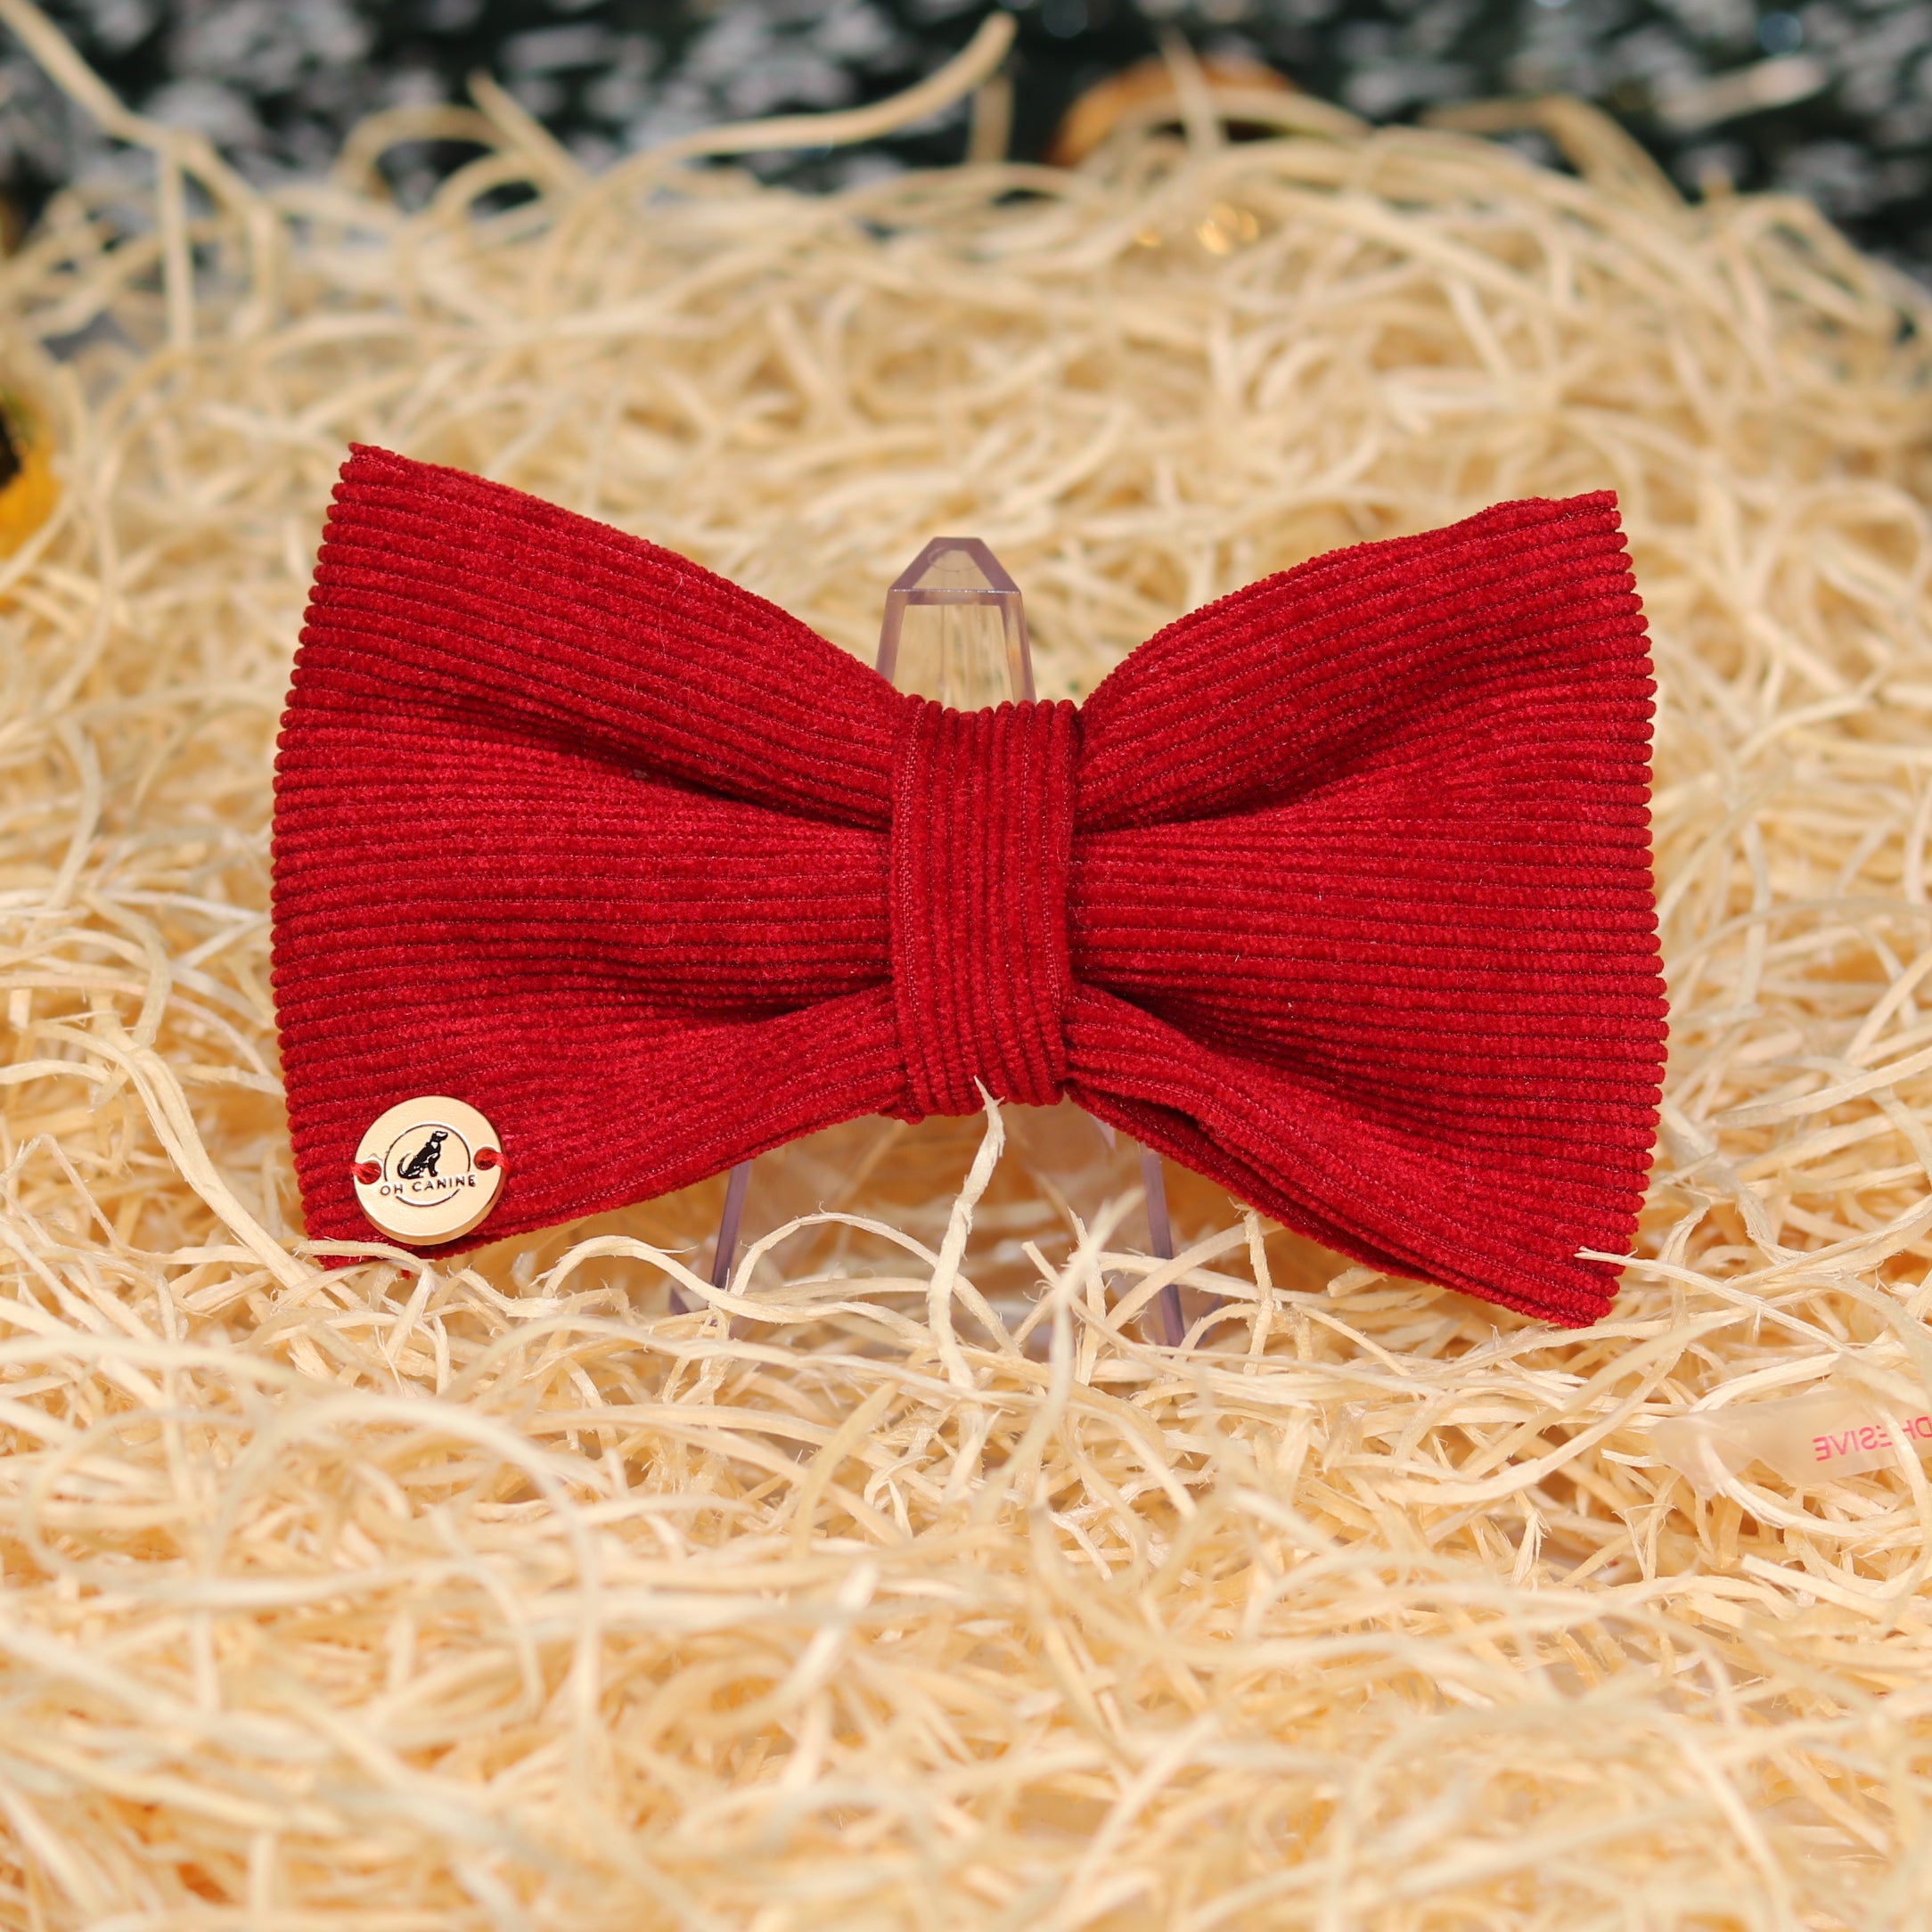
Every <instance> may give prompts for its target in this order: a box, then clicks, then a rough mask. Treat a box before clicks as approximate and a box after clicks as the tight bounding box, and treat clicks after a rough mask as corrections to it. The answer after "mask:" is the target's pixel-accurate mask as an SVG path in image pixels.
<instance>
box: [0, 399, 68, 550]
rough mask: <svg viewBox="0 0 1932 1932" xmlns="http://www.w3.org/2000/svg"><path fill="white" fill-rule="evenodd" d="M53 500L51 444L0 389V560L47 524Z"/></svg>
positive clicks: (17, 402) (23, 406)
mask: <svg viewBox="0 0 1932 1932" xmlns="http://www.w3.org/2000/svg"><path fill="white" fill-rule="evenodd" d="M58 495H60V485H59V483H58V482H56V481H55V479H54V475H53V442H52V439H51V438H49V437H48V435H47V433H46V431H45V429H43V428H42V427H41V425H40V423H39V422H38V421H37V419H36V417H35V415H34V413H33V412H32V411H31V410H30V409H29V408H28V406H27V405H26V404H25V403H23V402H22V401H21V400H20V397H19V396H17V395H16V394H14V393H13V391H12V390H11V389H0V557H11V556H12V554H13V553H14V552H15V551H17V550H18V549H19V548H20V545H21V544H24V543H25V542H26V541H27V539H28V538H29V536H32V535H33V534H34V532H35V531H36V530H37V529H38V528H40V526H41V525H42V524H43V523H45V521H46V520H47V518H48V516H49V515H50V514H51V513H52V512H53V504H54V500H55V498H56V497H57V496H58Z"/></svg>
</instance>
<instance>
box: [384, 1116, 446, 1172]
mask: <svg viewBox="0 0 1932 1932" xmlns="http://www.w3.org/2000/svg"><path fill="white" fill-rule="evenodd" d="M448 1138H449V1129H448V1128H447V1127H434V1128H431V1129H430V1137H429V1139H428V1140H426V1141H425V1142H423V1143H422V1146H421V1147H419V1148H418V1149H417V1150H415V1152H414V1153H413V1154H412V1155H411V1156H410V1157H409V1158H408V1159H407V1160H405V1162H404V1163H403V1164H402V1166H401V1167H398V1168H397V1170H396V1178H397V1180H398V1181H420V1180H422V1177H423V1176H424V1175H429V1176H430V1179H432V1180H434V1179H435V1178H436V1164H437V1162H438V1161H439V1160H440V1159H441V1158H443V1142H445V1141H446V1140H447V1139H448Z"/></svg>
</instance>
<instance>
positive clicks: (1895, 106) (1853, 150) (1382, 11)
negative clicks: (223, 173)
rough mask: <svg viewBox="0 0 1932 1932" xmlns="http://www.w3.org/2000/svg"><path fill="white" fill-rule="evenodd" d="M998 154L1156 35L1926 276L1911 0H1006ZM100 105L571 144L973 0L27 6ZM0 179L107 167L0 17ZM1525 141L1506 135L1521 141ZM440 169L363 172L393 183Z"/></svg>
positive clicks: (25, 198)
mask: <svg viewBox="0 0 1932 1932" xmlns="http://www.w3.org/2000/svg"><path fill="white" fill-rule="evenodd" d="M45 10H46V12H48V13H49V14H50V15H51V16H52V17H53V19H54V20H56V21H57V22H58V23H59V24H60V26H61V28H62V29H64V30H65V31H66V32H67V33H68V35H69V36H70V37H71V38H72V39H73V41H74V42H75V44H76V45H77V46H78V48H79V49H80V51H81V52H82V53H84V54H85V55H86V58H87V60H88V61H90V62H91V63H92V64H93V65H94V67H95V68H96V69H97V70H99V71H100V72H101V73H102V75H103V76H104V77H105V78H107V79H108V80H109V81H110V82H111V85H112V86H114V87H115V88H116V89H117V90H118V91H119V93H120V94H121V95H122V97H123V98H124V99H126V100H127V101H128V102H130V103H132V104H133V105H135V106H137V107H139V108H140V109H142V110H143V111H144V112H146V113H148V114H151V115H153V116H156V117H158V118H160V119H164V120H168V121H172V122H178V123H184V124H187V125H191V126H192V127H197V128H199V129H201V130H202V131H203V132H204V133H206V134H208V135H210V136H211V137H212V138H213V139H214V140H215V141H216V142H217V143H219V144H220V146H221V147H222V148H223V149H224V150H225V151H226V152H227V153H228V154H229V156H230V157H231V158H232V159H233V160H235V161H236V162H238V163H239V164H240V165H241V168H243V169H244V170H245V171H246V172H248V173H250V174H251V175H253V176H257V177H273V176H277V175H287V174H290V173H299V172H304V171H310V170H315V169H318V168H323V167H325V166H326V165H327V164H328V162H329V160H330V159H331V158H332V156H333V154H334V153H335V151H336V150H337V148H338V147H339V146H340V143H341V140H342V136H343V135H344V133H345V131H346V130H347V129H348V127H350V126H351V125H352V124H353V123H354V122H355V121H356V120H357V119H359V118H360V117H361V116H363V115H364V114H367V113H369V112H371V111H373V110H375V109H378V108H381V107H385V106H389V105H392V104H395V103H397V102H416V101H438V100H460V99H462V98H463V97H464V94H465V90H466V86H467V82H468V78H469V77H470V76H471V74H472V73H474V72H477V71H479V70H481V71H485V72H487V73H489V74H491V75H492V76H494V77H495V78H496V79H498V80H499V81H501V82H502V84H503V86H505V87H507V88H508V89H509V91H510V92H511V93H512V94H513V95H514V96H515V97H516V98H517V99H518V100H519V101H520V102H522V103H523V104H524V105H525V106H526V107H527V108H528V109H529V110H530V111H532V112H533V113H534V114H536V116H538V117H539V118H540V119H542V120H543V121H544V123H546V124H547V125H548V126H549V127H551V128H552V129H553V131H554V132H555V133H556V134H557V135H559V136H560V137H561V139H563V140H564V141H565V142H567V143H569V146H570V147H571V148H572V149H574V150H575V151H577V153H578V154H579V155H580V156H581V157H582V158H583V159H584V160H585V161H586V162H587V163H589V164H590V165H591V166H592V167H597V166H599V165H601V164H602V163H605V162H607V161H609V160H611V159H612V158H613V157H615V156H617V155H618V154H621V153H624V152H626V151H631V150H634V149H636V148H639V147H643V146H647V145H649V144H650V143H654V142H657V141H660V140H663V139H665V138H667V137H668V136H670V135H676V134H680V133H683V132H684V131H686V130H688V129H690V128H692V127H700V126H703V125H706V124H708V123H710V122H714V121H718V120H725V119H748V118H752V117H757V116H763V115H768V114H774V113H781V112H787V111H823V110H825V109H831V108H838V107H845V106H851V105H855V104H857V103H859V102H865V101H869V100H873V99H877V98H879V97H880V96H882V95H885V94H893V93H896V92H897V91H898V90H899V89H901V88H903V87H905V86H909V85H910V84H911V83H912V82H913V81H915V80H917V79H918V78H920V77H921V75H923V74H925V73H927V72H929V71H930V70H932V69H933V68H934V67H936V66H937V65H938V64H939V63H940V62H941V61H944V60H946V58H947V57H948V56H949V55H950V54H952V53H954V52H955V51H957V49H958V48H959V47H961V46H962V45H964V44H965V42H966V40H967V39H968V38H969V37H970V35H971V34H972V32H973V29H975V28H976V27H977V26H978V23H979V21H980V20H982V19H983V18H984V16H985V15H986V12H988V11H989V7H988V5H987V4H986V0H51V4H48V5H47V6H46V9H45ZM1011 11H1012V12H1014V13H1015V14H1016V15H1017V17H1018V20H1019V42H1018V45H1017V48H1016V51H1015V53H1014V56H1013V59H1012V61H1011V70H1010V71H1011V78H1012V82H1013V90H1014V92H1013V119H1012V133H1011V152H1012V153H1013V154H1014V155H1015V156H1017V157H1019V158H1023V159H1028V160H1040V159H1044V158H1049V157H1051V156H1052V155H1053V154H1054V153H1055V151H1056V149H1055V142H1056V131H1057V130H1060V129H1061V128H1062V127H1063V121H1064V117H1065V115H1066V113H1067V111H1068V107H1069V105H1070V103H1071V102H1073V101H1074V100H1075V99H1076V98H1077V97H1078V96H1079V95H1081V94H1083V93H1085V91H1086V90H1088V89H1090V88H1092V87H1093V86H1095V85H1096V84H1098V83H1101V82H1102V81H1105V80H1106V79H1107V78H1109V77H1110V76H1116V75H1118V74H1120V73H1122V72H1123V71H1125V70H1131V69H1132V68H1133V67H1134V65H1135V64H1136V63H1138V62H1141V61H1145V60H1147V59H1149V58H1150V56H1153V55H1154V54H1155V53H1156V52H1157V49H1158V44H1159V38H1160V36H1161V35H1162V33H1163V32H1166V31H1167V30H1169V29H1175V30H1178V31H1179V32H1181V33H1183V34H1184V35H1185V36H1186V37H1187V38H1188V40H1189V41H1190V43H1191V45H1193V46H1194V47H1195V49H1196V50H1197V52H1199V53H1201V54H1202V55H1203V56H1204V57H1206V58H1208V59H1211V60H1222V61H1240V62H1259V63H1264V64H1265V65H1267V66H1268V67H1270V68H1272V69H1273V70H1276V71H1277V72H1278V73H1279V74H1281V76H1283V77H1285V78H1287V79H1288V80H1289V81H1290V82H1292V83H1293V85H1295V86H1298V87H1301V88H1303V89H1306V91H1308V92H1310V93H1312V94H1317V95H1320V96H1322V97H1324V98H1326V99H1329V100H1332V101H1335V102H1339V103H1341V104H1342V105H1343V106H1345V107H1347V108H1349V109H1351V110H1352V111H1355V113H1357V114H1360V115H1363V116H1365V117H1367V118H1368V119H1372V120H1378V121H1384V120H1407V119H1417V118H1419V117H1420V116H1422V115H1423V114H1425V113H1427V112H1428V111H1429V110H1430V109H1431V108H1434V107H1438V106H1441V105H1445V104H1446V103H1450V102H1460V101H1468V100H1472V99H1482V98H1486V97H1491V96H1494V95H1499V94H1543V93H1550V92H1563V93H1569V94H1578V95H1581V96H1582V97H1583V98H1584V99H1586V100H1589V101H1592V102H1596V103H1597V104H1598V105H1600V107H1602V108H1603V109H1605V110H1606V111H1608V112H1609V113H1610V114H1612V115H1613V116H1615V117H1616V119H1617V120H1618V121H1619V122H1621V123H1622V125H1623V126H1624V127H1625V128H1626V129H1628V131H1629V132H1630V133H1631V134H1632V135H1634V136H1635V137H1636V138H1637V139H1638V140H1639V141H1641V143H1643V144H1644V145H1645V146H1646V147H1647V148H1648V149H1650V151H1651V152H1652V153H1653V154H1655V155H1656V156H1657V157H1658V160H1660V161H1661V162H1662V163H1663V164H1664V165H1665V166H1666V168H1668V169H1669V170H1670V172H1671V173H1672V174H1673V175H1674V176H1675V177H1676V179H1677V180H1678V181H1679V182H1680V183H1681V184H1682V185H1683V186H1684V188H1685V189H1686V191H1687V192H1693V193H1701V192H1722V191H1723V187H1724V186H1725V185H1726V184H1729V185H1731V186H1734V187H1738V188H1744V189H1754V188H1765V187H1774V188H1779V189H1785V190H1790V191H1794V192H1798V193H1801V194H1805V195H1807V196H1809V197H1811V198H1812V199H1813V200H1814V201H1817V202H1818V203H1819V204H1820V205H1821V207H1822V208H1823V209H1825V211H1826V212H1827V213H1828V214H1830V216H1831V217H1833V218H1834V219H1835V220H1837V221H1838V223H1839V224H1840V225H1842V226H1843V227H1844V228H1845V229H1846V231H1847V232H1848V233H1851V234H1852V235H1853V236H1854V238H1855V239H1856V240H1857V241H1860V242H1862V244H1863V245H1864V246H1866V247H1867V248H1869V249H1871V250H1874V251H1876V252H1878V253H1879V254H1881V255H1884V256H1886V257H1887V258H1891V259H1892V260H1894V261H1895V262H1897V263H1899V264H1900V265H1901V266H1904V267H1906V268H1908V269H1909V270H1911V271H1912V272H1913V273H1915V274H1919V275H1920V277H1921V278H1923V279H1932V0H1802V4H1789V5H1783V4H1780V5H1764V4H1758V0H1011ZM0 43H4V45H0V189H4V192H5V195H6V198H7V201H9V203H10V204H11V206H12V209H13V211H14V213H15V216H16V218H17V219H18V220H23V221H30V220H31V218H32V217H33V216H34V215H35V214H36V213H37V210H38V209H39V208H40V207H41V206H43V205H44V204H45V200H46V198H47V196H48V195H49V194H50V193H51V192H53V190H54V189H56V188H57V187H58V186H59V185H60V184H61V183H63V182H65V181H68V180H70V179H72V178H74V177H75V176H78V175H80V174H82V173H86V172H89V171H101V170H110V171H111V170H112V169H113V168H115V167H116V166H118V165H127V164H126V163H125V161H119V162H118V161H117V159H116V157H115V155H114V154H113V153H112V152H111V151H109V149H108V147H107V145H106V144H105V143H102V141H101V140H100V138H99V136H98V135H96V134H95V133H94V130H93V129H92V127H90V126H89V125H88V124H87V123H86V120H85V119H84V118H83V117H82V116H80V115H79V114H78V113H77V112H76V111H73V110H71V109H70V108H69V107H67V106H66V104H65V103H64V102H62V101H61V98H60V97H59V96H58V95H57V94H56V93H55V92H54V90H53V88H52V87H51V86H49V85H48V84H47V83H46V81H45V79H44V78H42V77H41V76H40V74H39V72H38V70H37V69H36V68H35V67H34V65H33V63H32V62H31V61H29V59H28V58H27V56H26V55H25V53H23V52H22V51H21V50H20V47H19V46H18V45H17V44H16V43H14V42H13V41H12V37H11V36H5V35H4V34H0ZM967 125H968V116H967V112H966V109H965V107H964V105H963V104H962V106H961V107H960V108H958V109H957V110H955V111H953V112H952V113H950V114H949V115H946V116H943V117H940V118H939V119H936V120H934V121H932V122H929V123H928V124H927V125H926V126H924V127H921V128H919V129H917V130H915V131H913V132H912V133H910V134H907V135H904V136H901V137H898V138H896V139H892V140H888V141H885V142H881V143H877V144H875V145H873V146H871V147H867V148H862V149H858V150H855V151H854V150H840V151H823V152H819V153H811V152H806V153H803V154H798V153H794V154H787V155H783V156H773V157H769V158H755V159H754V160H753V162H752V164H751V165H753V166H754V167H755V168H757V170H758V171H759V172H760V173H762V174H764V175H765V176H767V177H768V178H773V179H780V180H784V181H787V182H789V183H790V184H794V185H797V186H798V187H801V188H806V189H814V188H823V187H830V186H836V185H839V184H841V183H845V182H849V181H852V180H855V179H863V178H864V177H865V176H868V175H871V174H877V173H879V172H881V171H883V170H887V169H891V168H905V167H912V166H921V165H929V164H932V163H937V162H946V161H952V160H958V159H960V158H961V157H962V154H963V152H964V150H965V144H966V139H967ZM1539 138H1540V137H1537V136H1535V135H1526V136H1523V137H1521V139H1522V140H1523V142H1524V143H1525V144H1527V145H1529V146H1531V147H1532V148H1535V149H1536V151H1538V152H1539V154H1540V155H1542V156H1543V158H1545V159H1553V158H1554V157H1553V153H1551V152H1550V151H1544V150H1542V149H1540V148H1537V147H1536V143H1537V142H1538V140H1539ZM463 158H465V157H464V156H463V153H462V152H461V151H455V152H444V151H438V150H435V149H430V148H415V149H409V150H405V151H400V152H399V154H397V156H395V157H393V158H392V160H391V161H390V163H389V166H390V168H391V169H392V172H393V174H394V176H395V184H396V187H397V191H398V192H400V193H401V194H403V195H404V196H405V198H408V199H412V200H413V199H417V198H420V197H421V196H422V195H424V194H426V193H428V192H430V189H431V188H432V187H433V186H434V184H435V181H436V179H437V177H438V173H439V171H441V170H445V169H446V168H449V167H450V166H452V165H454V163H455V162H456V161H458V160H462V159H463Z"/></svg>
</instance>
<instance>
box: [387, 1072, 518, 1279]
mask: <svg viewBox="0 0 1932 1932" xmlns="http://www.w3.org/2000/svg"><path fill="white" fill-rule="evenodd" d="M502 1191H503V1152H502V1150H501V1148H500V1147H499V1146H498V1144H497V1140H496V1130H495V1128H494V1127H492V1126H490V1124H489V1122H488V1121H487V1120H486V1119H485V1118H484V1117H483V1116H482V1115H481V1114H479V1112H478V1111H477V1110H476V1109H475V1108H473V1107H471V1106H467V1105H465V1104H464V1103H463V1101H458V1100H452V1099H451V1098H450V1097H449V1096H448V1095H447V1094H446V1093H424V1094H419V1095H418V1096H417V1097H416V1098H415V1099H414V1100H411V1101H403V1102H402V1103H401V1104H400V1105H399V1106H396V1107H392V1108H390V1109H389V1111H388V1112H387V1113H384V1114H381V1115H380V1116H379V1117H377V1118H376V1119H375V1120H374V1121H372V1123H371V1124H370V1126H369V1128H368V1130H367V1132H365V1133H364V1135H363V1137H362V1141H361V1142H360V1144H359V1145H358V1146H357V1147H356V1199H357V1200H358V1201H360V1202H361V1203H362V1211H363V1212H364V1214H365V1215H366V1216H368V1217H369V1219H370V1221H371V1222H372V1224H374V1225H375V1226H376V1227H377V1228H379V1229H380V1230H381V1232H383V1233H384V1234H386V1235H388V1236H389V1239H390V1240H396V1241H402V1242H405V1244H407V1245H408V1246H409V1247H412V1248H433V1247H435V1246H436V1245H437V1244H438V1242H440V1241H453V1240H455V1239H456V1237H457V1236H458V1235H459V1234H467V1233H468V1232H470V1231H471V1228H473V1227H475V1226H476V1225H477V1224H478V1223H479V1222H480V1221H481V1220H482V1219H483V1217H484V1216H486V1215H487V1214H488V1213H489V1211H490V1209H491V1208H494V1207H495V1205H496V1197H497V1195H498V1194H499V1193H501V1192H502Z"/></svg>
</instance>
